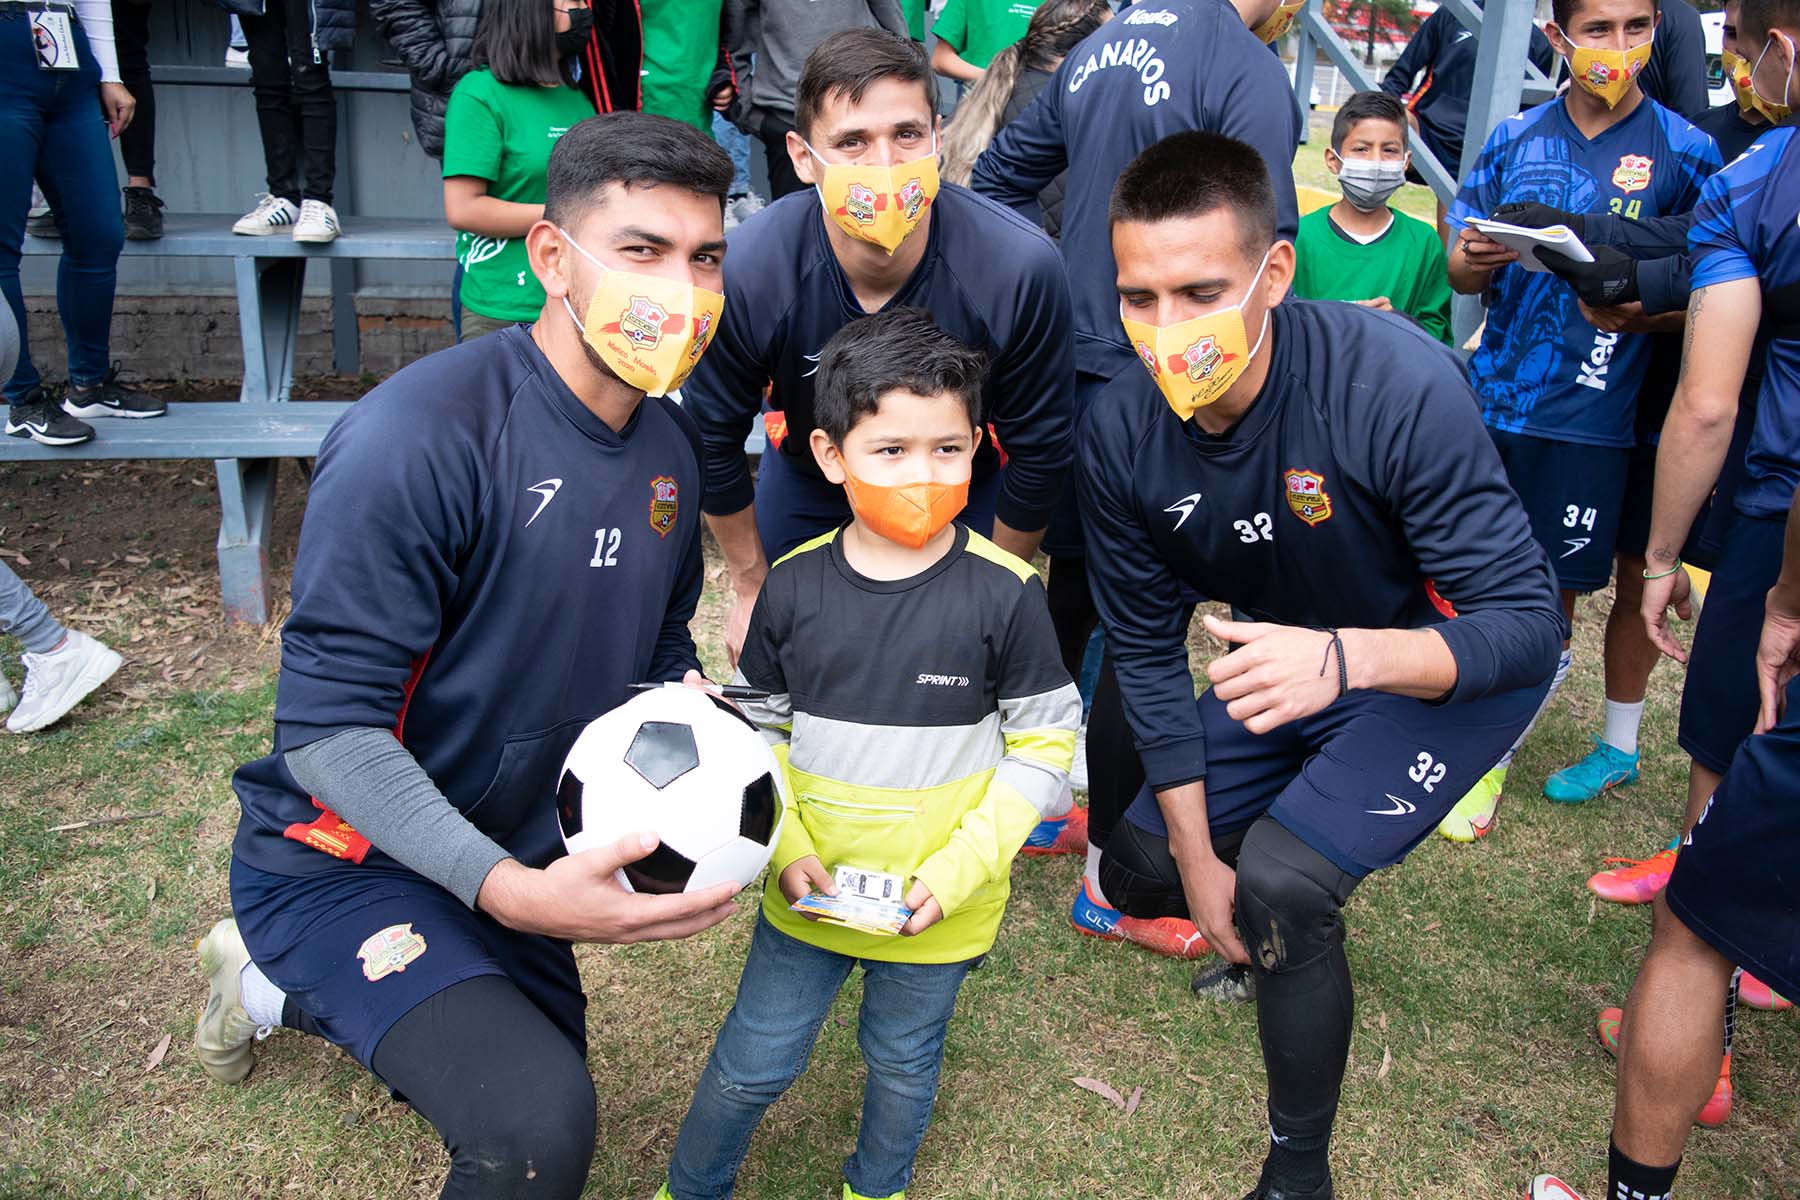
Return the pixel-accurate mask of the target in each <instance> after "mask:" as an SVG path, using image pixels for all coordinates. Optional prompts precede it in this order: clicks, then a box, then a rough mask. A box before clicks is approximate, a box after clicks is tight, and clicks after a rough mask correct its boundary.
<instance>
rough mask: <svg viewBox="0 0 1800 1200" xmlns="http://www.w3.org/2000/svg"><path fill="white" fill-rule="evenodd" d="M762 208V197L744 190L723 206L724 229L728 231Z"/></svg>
mask: <svg viewBox="0 0 1800 1200" xmlns="http://www.w3.org/2000/svg"><path fill="white" fill-rule="evenodd" d="M762 210H763V202H762V197H761V196H759V195H757V194H756V193H755V192H746V193H745V194H744V195H742V196H739V197H738V198H737V199H736V200H733V201H732V202H731V203H729V204H727V205H726V206H725V230H726V232H728V233H729V232H730V231H731V230H733V229H736V228H737V227H738V226H739V225H742V224H743V223H744V222H745V221H748V220H749V219H750V218H751V217H753V216H755V215H756V214H757V213H759V212H761V211H762Z"/></svg>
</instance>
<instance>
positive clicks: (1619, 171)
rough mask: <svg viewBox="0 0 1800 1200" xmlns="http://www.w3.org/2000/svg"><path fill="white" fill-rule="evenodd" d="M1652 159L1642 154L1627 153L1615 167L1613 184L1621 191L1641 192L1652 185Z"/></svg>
mask: <svg viewBox="0 0 1800 1200" xmlns="http://www.w3.org/2000/svg"><path fill="white" fill-rule="evenodd" d="M1651 162H1652V160H1651V159H1649V158H1646V157H1645V156H1644V155H1642V154H1627V155H1625V156H1624V157H1623V158H1621V159H1619V165H1618V166H1616V167H1614V168H1613V173H1612V182H1613V186H1614V187H1616V188H1618V189H1619V190H1620V191H1621V192H1641V191H1643V190H1644V189H1645V188H1647V187H1649V186H1650V167H1651Z"/></svg>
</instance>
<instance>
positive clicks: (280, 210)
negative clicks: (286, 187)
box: [231, 192, 300, 237]
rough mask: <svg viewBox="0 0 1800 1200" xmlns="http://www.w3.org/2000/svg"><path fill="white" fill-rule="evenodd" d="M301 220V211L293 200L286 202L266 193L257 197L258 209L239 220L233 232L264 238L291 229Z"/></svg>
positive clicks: (233, 227)
mask: <svg viewBox="0 0 1800 1200" xmlns="http://www.w3.org/2000/svg"><path fill="white" fill-rule="evenodd" d="M299 219H300V210H299V209H297V208H295V207H294V202H293V201H292V200H284V199H282V198H281V197H280V196H271V195H269V193H267V192H264V193H262V194H261V195H260V196H258V197H257V200H256V207H255V208H253V209H251V210H250V211H249V212H247V213H245V214H244V215H243V216H241V217H239V218H238V219H237V224H236V225H233V226H232V227H231V232H233V233H242V234H246V235H248V236H250V237H263V236H265V235H267V234H271V233H281V232H282V231H284V230H287V229H290V228H292V227H293V224H294V222H295V221H297V220H299Z"/></svg>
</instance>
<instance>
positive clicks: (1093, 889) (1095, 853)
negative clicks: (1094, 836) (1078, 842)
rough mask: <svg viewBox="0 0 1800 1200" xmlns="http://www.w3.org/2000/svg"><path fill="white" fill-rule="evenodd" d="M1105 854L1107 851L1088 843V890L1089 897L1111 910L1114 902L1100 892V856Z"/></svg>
mask: <svg viewBox="0 0 1800 1200" xmlns="http://www.w3.org/2000/svg"><path fill="white" fill-rule="evenodd" d="M1104 853H1105V851H1104V850H1102V849H1101V848H1100V847H1099V846H1096V845H1094V843H1092V842H1089V843H1088V853H1087V875H1086V879H1087V888H1088V895H1090V896H1092V897H1093V898H1094V899H1095V900H1097V901H1099V902H1100V903H1101V904H1104V905H1106V907H1108V908H1111V907H1112V906H1113V905H1112V902H1111V901H1110V900H1108V899H1107V898H1106V893H1105V892H1103V891H1101V890H1100V856H1101V855H1102V854H1104Z"/></svg>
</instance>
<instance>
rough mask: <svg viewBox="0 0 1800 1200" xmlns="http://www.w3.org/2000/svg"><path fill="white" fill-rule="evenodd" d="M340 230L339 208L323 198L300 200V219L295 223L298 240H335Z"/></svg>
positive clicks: (295, 233)
mask: <svg viewBox="0 0 1800 1200" xmlns="http://www.w3.org/2000/svg"><path fill="white" fill-rule="evenodd" d="M340 232H342V231H341V230H340V229H339V228H338V219H337V209H335V208H333V207H331V205H329V204H327V203H325V202H324V201H323V200H302V201H301V202H300V219H299V221H297V222H295V224H294V240H295V241H296V242H317V243H320V244H323V243H325V242H334V241H336V240H337V235H338V234H339V233H340Z"/></svg>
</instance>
